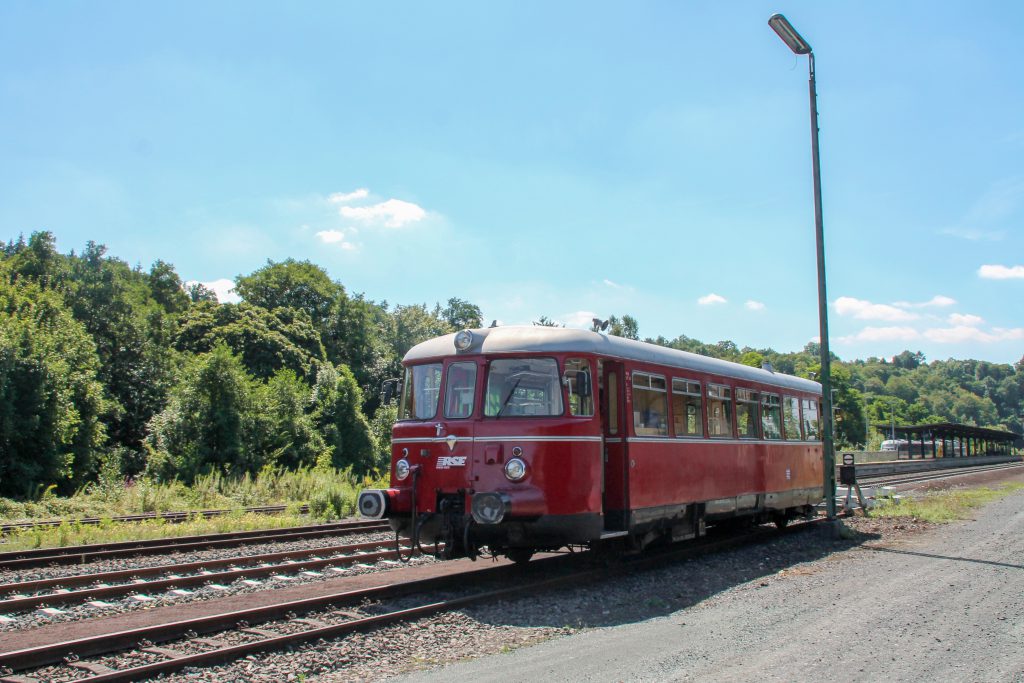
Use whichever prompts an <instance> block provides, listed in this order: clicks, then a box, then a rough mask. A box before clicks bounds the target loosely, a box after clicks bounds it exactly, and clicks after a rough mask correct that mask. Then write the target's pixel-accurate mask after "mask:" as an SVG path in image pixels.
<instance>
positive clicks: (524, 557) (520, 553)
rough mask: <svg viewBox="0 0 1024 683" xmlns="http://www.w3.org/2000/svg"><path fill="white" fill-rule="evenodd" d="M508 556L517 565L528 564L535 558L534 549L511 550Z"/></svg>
mask: <svg viewBox="0 0 1024 683" xmlns="http://www.w3.org/2000/svg"><path fill="white" fill-rule="evenodd" d="M506 555H508V559H510V560H512V561H513V562H515V563H516V564H526V563H527V562H529V561H530V558H531V557H533V548H509V549H508V552H507V553H506Z"/></svg>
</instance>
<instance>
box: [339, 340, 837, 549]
mask: <svg viewBox="0 0 1024 683" xmlns="http://www.w3.org/2000/svg"><path fill="white" fill-rule="evenodd" d="M403 365H404V366H405V377H404V380H403V382H402V387H401V400H400V404H399V416H398V422H397V423H396V424H395V426H394V428H393V430H392V454H391V485H390V487H389V488H387V489H383V490H365V491H363V492H361V493H360V496H359V502H358V506H359V510H360V512H361V514H362V515H363V516H365V517H369V518H375V519H381V518H387V519H389V520H390V522H391V525H392V527H393V528H394V529H395V530H396V532H397V533H398V534H400V535H403V536H406V537H409V538H412V539H413V541H414V542H415V543H417V544H419V543H421V542H423V543H438V544H441V543H443V544H444V545H443V551H442V555H443V556H444V557H462V556H471V557H472V556H475V555H476V554H477V553H478V552H480V551H481V549H482V548H486V549H487V551H489V552H491V553H496V554H504V555H508V556H509V557H511V558H512V559H514V560H526V559H529V557H530V556H531V555H532V553H533V552H534V551H536V550H541V549H555V548H559V547H563V546H568V545H595V544H598V543H601V542H611V541H612V539H616V540H615V542H616V543H626V544H629V545H631V546H632V547H643V546H644V545H647V544H648V543H650V542H652V541H655V540H658V539H665V538H667V539H673V540H679V539H684V538H692V537H694V536H699V535H701V534H703V533H704V528H705V524H708V523H714V522H716V521H720V520H725V519H731V518H736V517H745V518H750V519H754V520H757V521H770V520H773V521H775V522H776V523H778V524H780V525H781V524H784V523H785V522H786V521H787V520H788V519H790V518H792V517H795V516H797V515H805V514H810V513H811V511H812V508H813V505H815V504H816V503H818V502H819V501H820V500H821V499H822V497H823V483H822V479H823V477H822V473H823V469H822V448H821V442H820V426H819V425H820V423H819V415H820V410H821V408H820V399H821V386H820V385H819V384H818V383H816V382H812V381H809V380H805V379H801V378H798V377H793V376H790V375H784V374H780V373H775V372H772V371H771V370H769V369H760V368H752V367H748V366H745V365H739V364H736V363H730V362H726V361H722V360H717V359H714V358H708V357H705V356H700V355H696V354H692V353H687V352H685V351H677V350H674V349H668V348H664V347H660V346H656V345H653V344H646V343H643V342H638V341H632V340H628V339H622V338H619V337H614V336H606V335H601V334H597V333H595V332H589V331H584V330H573V329H562V328H550V327H497V328H489V329H477V330H463V331H461V332H458V333H456V334H450V335H447V336H444V337H438V338H436V339H431V340H429V341H426V342H423V343H422V344H419V345H417V346H415V347H413V348H412V349H411V350H410V351H409V353H408V354H406V356H405V358H404V359H403Z"/></svg>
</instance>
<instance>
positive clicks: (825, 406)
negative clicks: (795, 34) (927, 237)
mask: <svg viewBox="0 0 1024 683" xmlns="http://www.w3.org/2000/svg"><path fill="white" fill-rule="evenodd" d="M807 57H808V60H807V65H808V71H809V80H808V87H809V88H810V96H811V168H812V172H813V174H814V241H815V245H816V247H817V252H818V325H819V327H820V329H819V336H820V340H819V345H818V348H819V349H820V350H821V403H822V411H821V412H822V413H823V414H822V416H821V420H822V424H821V427H822V429H821V431H822V439H821V442H822V443H821V446H822V456H823V458H824V469H825V476H824V480H825V481H824V485H825V513H826V516H827V517H828V519H829V520H835V519H836V451H835V440H834V439H833V435H832V354H831V353H830V351H829V347H828V296H827V295H826V293H825V229H824V226H823V222H822V217H821V163H820V160H819V157H818V90H817V87H816V83H815V80H814V53H813V52H811V53H809V54H808V55H807Z"/></svg>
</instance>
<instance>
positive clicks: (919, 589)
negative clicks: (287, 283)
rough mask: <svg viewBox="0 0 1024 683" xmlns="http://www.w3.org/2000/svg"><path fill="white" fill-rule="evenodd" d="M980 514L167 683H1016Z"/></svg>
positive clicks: (519, 605)
mask: <svg viewBox="0 0 1024 683" xmlns="http://www.w3.org/2000/svg"><path fill="white" fill-rule="evenodd" d="M977 517H978V518H977V519H976V520H973V521H968V522H961V523H956V524H952V525H946V526H935V525H930V524H927V523H923V522H920V521H917V520H895V521H892V520H875V519H863V518H857V519H854V520H847V522H846V526H847V527H848V529H850V530H851V531H852V532H853V533H852V534H848V535H852V536H854V538H849V539H845V540H843V539H841V540H835V539H833V538H832V537H831V536H830V535H828V534H826V533H817V532H802V533H789V534H784V535H780V536H779V537H778V538H776V539H774V540H772V541H770V542H768V543H761V544H757V545H751V546H748V547H744V548H740V549H737V550H732V551H728V552H723V553H718V554H715V555H712V556H708V557H704V558H701V559H696V560H690V561H687V562H683V563H680V564H678V565H677V566H674V567H671V568H666V569H661V570H657V571H649V572H644V573H640V574H636V575H630V576H625V577H620V578H618V579H614V580H612V581H608V582H602V583H600V584H594V585H590V586H584V587H580V588H578V589H576V590H562V591H557V592H552V593H546V594H544V595H542V596H538V597H537V598H535V599H521V600H515V601H508V602H502V603H496V604H493V605H488V606H483V607H479V608H473V609H466V610H462V611H459V612H454V613H448V614H442V615H438V616H437V617H434V618H429V619H422V620H419V621H416V622H413V623H410V624H403V625H396V626H392V627H387V628H382V629H378V630H376V631H372V632H369V633H365V634H356V635H353V636H350V637H348V638H344V639H339V640H336V641H330V642H322V641H321V642H318V643H311V644H308V645H305V646H301V647H297V648H293V649H291V650H289V651H286V652H278V653H268V654H263V655H255V656H251V657H248V658H246V659H244V660H242V661H239V662H234V663H232V664H229V665H225V666H222V667H216V668H212V669H207V670H203V671H188V672H183V673H182V674H178V675H176V676H172V677H171V678H170V680H173V681H180V682H184V681H210V682H218V683H227V682H229V681H230V682H235V681H237V682H241V681H258V682H262V681H267V682H269V681H282V680H284V681H294V680H304V681H321V682H324V683H338V682H341V681H371V680H384V679H390V678H393V677H396V676H399V677H402V678H401V680H403V681H406V680H408V681H430V680H439V679H443V680H458V679H461V678H462V677H467V680H474V681H480V680H483V681H502V682H504V681H536V680H567V681H622V680H628V681H662V680H681V681H688V680H715V681H733V680H735V681H745V680H760V681H764V680H767V681H792V680H810V679H825V678H826V677H827V678H832V677H837V676H838V677H841V678H844V679H849V680H854V681H857V680H862V681H869V680H870V681H876V680H907V681H918V680H920V681H926V680H927V681H935V680H941V681H949V680H963V681H978V680H984V681H989V680H994V681H1015V682H1017V683H1020V682H1021V681H1024V659H1022V655H1021V654H1020V653H1021V652H1022V648H1021V645H1022V639H1024V619H1022V617H1021V614H1022V612H1024V597H1022V596H1024V579H1022V576H1021V574H1022V573H1021V569H1022V566H1021V563H1020V560H1019V558H1020V557H1021V556H1024V552H1022V551H1024V492H1018V493H1016V494H1013V495H1011V496H1010V497H1008V498H1006V499H1004V500H1002V501H999V502H997V503H993V504H992V505H990V506H988V507H987V508H985V509H983V510H980V511H979V512H978V515H977ZM417 672H418V673H417Z"/></svg>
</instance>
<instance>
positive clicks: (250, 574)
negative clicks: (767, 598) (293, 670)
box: [0, 541, 411, 615]
mask: <svg viewBox="0 0 1024 683" xmlns="http://www.w3.org/2000/svg"><path fill="white" fill-rule="evenodd" d="M388 545H391V546H392V547H391V548H387V546H388ZM409 552H411V549H410V548H409V547H408V546H403V550H402V554H403V557H406V556H408V553H409ZM398 559H399V556H398V551H396V550H395V549H394V547H393V543H392V544H389V543H388V542H387V541H372V542H368V543H357V544H349V545H338V546H328V547H322V548H311V549H307V550H294V551H286V552H279V553H263V554H260V555H246V556H240V557H229V558H220V559H214V560H204V561H200V562H189V563H182V564H168V565H160V566H156V567H145V568H139V569H123V570H117V571H112V572H100V573H95V574H79V575H76V576H65V577H54V578H47V579H37V580H31V581H20V582H15V583H7V584H0V595H6V596H9V597H7V598H4V599H0V614H4V615H10V614H14V613H17V612H21V611H24V610H31V609H39V608H43V607H51V606H53V605H67V604H74V603H82V602H89V601H103V600H105V599H109V598H113V597H121V596H126V595H127V596H132V595H134V596H142V599H147V600H148V599H150V595H149V594H152V593H155V592H160V591H177V594H178V595H185V594H188V591H185V590H184V589H186V588H190V587H195V586H204V585H208V584H213V585H215V586H224V585H226V584H229V583H233V582H235V581H240V580H250V581H251V580H253V579H258V578H268V577H269V578H280V579H282V580H288V579H290V578H291V576H292V575H295V574H300V573H301V574H305V575H307V576H319V571H321V570H329V569H337V570H339V571H343V568H344V567H349V566H352V565H356V564H365V563H368V562H372V563H375V562H379V561H381V560H385V561H395V562H396V564H397V560H398ZM239 565H243V566H241V567H240V566H239ZM244 565H249V566H244ZM212 570H219V571H212ZM145 577H148V578H145ZM119 582H120V583H119ZM43 591H47V592H43Z"/></svg>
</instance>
